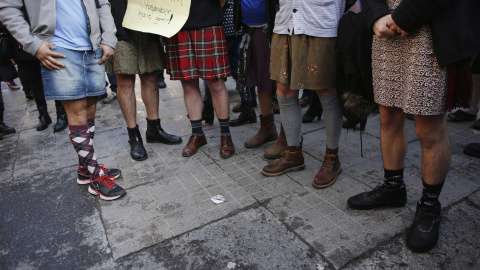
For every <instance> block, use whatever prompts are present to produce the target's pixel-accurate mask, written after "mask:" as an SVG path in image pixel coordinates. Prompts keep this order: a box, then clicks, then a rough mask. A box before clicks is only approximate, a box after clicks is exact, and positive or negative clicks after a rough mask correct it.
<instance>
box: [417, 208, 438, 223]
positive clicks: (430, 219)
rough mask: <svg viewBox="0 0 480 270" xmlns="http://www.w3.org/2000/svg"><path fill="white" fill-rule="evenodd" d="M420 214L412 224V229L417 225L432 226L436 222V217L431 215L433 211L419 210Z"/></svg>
mask: <svg viewBox="0 0 480 270" xmlns="http://www.w3.org/2000/svg"><path fill="white" fill-rule="evenodd" d="M420 211H421V212H422V214H421V215H420V216H419V218H418V219H417V220H416V221H415V222H414V224H413V225H412V226H413V227H415V226H417V225H418V224H422V225H425V226H430V227H431V226H432V224H433V223H435V222H436V221H437V220H438V218H439V217H438V215H437V214H435V213H433V210H430V211H428V210H427V209H420Z"/></svg>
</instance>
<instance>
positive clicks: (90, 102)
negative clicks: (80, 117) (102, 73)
mask: <svg viewBox="0 0 480 270" xmlns="http://www.w3.org/2000/svg"><path fill="white" fill-rule="evenodd" d="M97 101H98V100H97V97H87V119H88V120H94V119H95V112H96V110H97Z"/></svg>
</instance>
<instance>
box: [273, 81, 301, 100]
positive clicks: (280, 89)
mask: <svg viewBox="0 0 480 270" xmlns="http://www.w3.org/2000/svg"><path fill="white" fill-rule="evenodd" d="M277 95H278V96H279V97H284V98H286V97H298V91H294V90H291V89H290V85H288V84H285V83H280V82H277Z"/></svg>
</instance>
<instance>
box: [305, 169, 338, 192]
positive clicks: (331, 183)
mask: <svg viewBox="0 0 480 270" xmlns="http://www.w3.org/2000/svg"><path fill="white" fill-rule="evenodd" d="M341 173H342V168H340V170H339V171H338V173H337V176H335V179H333V181H332V182H330V183H328V184H326V185H317V184H315V182H313V183H312V186H313V187H314V188H316V189H322V188H327V187H329V186H331V185H333V184H335V182H337V178H338V176H339V175H340V174H341Z"/></svg>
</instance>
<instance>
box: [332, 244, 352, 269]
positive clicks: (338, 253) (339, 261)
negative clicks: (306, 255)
mask: <svg viewBox="0 0 480 270" xmlns="http://www.w3.org/2000/svg"><path fill="white" fill-rule="evenodd" d="M325 257H327V258H328V259H329V261H330V262H331V263H332V264H333V265H334V266H335V267H337V268H340V267H341V266H342V265H344V264H345V263H347V262H348V261H349V260H350V259H351V258H352V257H353V256H352V254H350V253H349V252H346V251H345V250H343V249H342V248H337V249H335V250H332V251H330V252H327V253H325Z"/></svg>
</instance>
